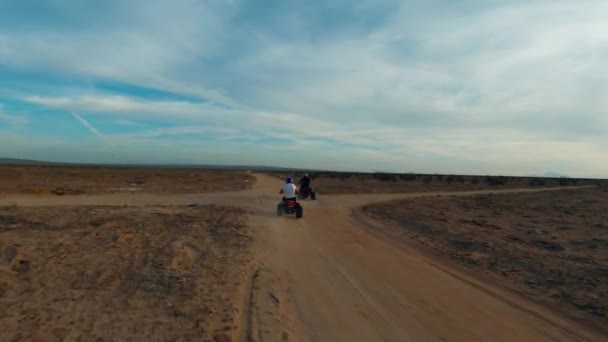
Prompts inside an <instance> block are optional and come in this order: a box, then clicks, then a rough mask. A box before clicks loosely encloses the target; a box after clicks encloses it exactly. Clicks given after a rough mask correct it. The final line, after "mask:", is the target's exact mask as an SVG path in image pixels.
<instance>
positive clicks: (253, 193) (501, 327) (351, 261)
mask: <svg viewBox="0 0 608 342" xmlns="http://www.w3.org/2000/svg"><path fill="white" fill-rule="evenodd" d="M280 186H281V183H280V182H277V179H276V178H275V177H270V176H264V175H257V183H256V186H255V188H253V189H252V190H250V191H245V192H232V193H221V194H185V195H175V194H171V195H170V194H167V195H153V194H122V193H121V194H106V195H103V194H101V195H94V196H61V197H57V196H37V197H35V196H25V195H13V196H10V197H4V198H3V199H2V200H0V202H1V203H2V204H5V205H11V204H19V205H20V206H41V205H45V206H48V205H55V204H57V205H62V206H66V207H70V206H74V205H88V206H91V205H96V204H95V203H97V205H104V206H121V205H124V204H129V205H130V206H136V207H137V210H145V209H147V208H148V207H150V206H153V207H158V206H161V205H163V206H165V205H186V204H193V203H196V204H198V205H206V204H210V203H214V204H215V205H217V206H220V205H233V206H246V207H248V208H249V210H250V212H251V214H250V222H249V226H250V228H251V229H252V232H253V237H254V240H253V241H254V243H253V246H252V250H251V252H250V253H249V256H248V257H245V256H243V260H247V259H251V260H252V261H251V262H250V263H249V266H248V267H249V269H250V270H251V272H250V273H249V274H248V278H247V281H244V282H243V283H242V284H241V286H240V287H239V288H238V289H237V290H235V291H236V293H238V294H240V296H235V297H233V302H235V303H238V302H240V303H241V305H240V306H238V310H236V311H235V312H234V314H233V316H232V319H233V320H234V322H235V323H234V327H236V328H235V329H234V330H229V332H226V335H221V336H219V337H218V338H220V339H225V340H235V341H383V340H384V341H435V340H436V341H442V340H445V341H487V340H497V341H543V340H551V341H576V340H589V341H597V340H602V339H603V338H605V336H606V335H602V334H601V332H598V331H596V330H594V329H592V328H589V327H588V326H586V325H581V324H580V322H575V321H572V320H571V319H569V318H567V317H565V316H563V315H561V314H559V313H556V312H554V311H553V310H550V309H547V308H546V307H545V306H541V305H538V304H535V303H534V302H532V301H530V300H528V299H525V298H524V297H522V296H519V295H517V294H514V293H512V292H510V291H505V290H503V289H502V288H500V287H497V286H495V285H493V284H492V283H489V282H488V283H486V282H481V281H478V280H477V279H476V278H472V277H470V276H469V275H468V273H467V272H460V271H459V270H458V269H449V268H446V267H444V266H442V265H443V264H441V265H439V264H437V263H435V261H433V260H430V259H428V258H426V257H425V256H424V255H422V254H420V253H419V252H418V251H417V250H415V249H412V248H408V247H407V246H401V245H396V244H394V243H392V242H391V241H390V240H387V239H385V238H383V237H380V236H377V235H375V234H371V233H369V231H368V229H366V228H369V227H370V226H369V224H370V223H367V222H364V221H362V220H359V219H356V218H353V216H352V212H353V210H354V209H355V208H357V207H358V206H361V205H365V204H369V203H373V202H381V201H386V200H393V199H399V198H416V197H425V196H429V195H430V196H436V195H448V194H449V193H423V194H405V195H399V194H392V195H384V194H374V195H365V196H362V195H341V196H323V195H322V196H320V197H319V200H318V201H315V202H308V201H307V202H304V206H305V213H304V219H302V220H295V219H294V218H292V217H283V218H277V217H275V208H276V203H277V199H278V194H277V192H278V188H279V187H280ZM479 193H484V192H472V193H471V192H460V193H458V196H471V195H474V194H479ZM485 193H487V192H485ZM129 208H131V207H129ZM31 210H36V211H37V210H39V208H34V209H31ZM133 210H135V209H133ZM193 210H196V208H194V209H193ZM201 219H202V218H201ZM135 220H136V221H139V220H140V218H137V216H135ZM161 225H166V224H165V223H161ZM197 245H199V244H198V243H197ZM202 245H205V242H202ZM211 246H215V245H214V244H213V243H211ZM199 247H200V246H199ZM222 249H225V248H222ZM163 250H164V249H162V248H161V249H157V252H158V253H161V251H163ZM225 253H228V252H225ZM151 254H153V255H154V254H156V253H151ZM161 255H162V254H161ZM229 265H234V263H229ZM248 267H247V266H244V265H242V266H238V267H237V268H238V269H247V268H248ZM40 272H44V271H43V270H40ZM229 279H230V278H229ZM220 285H222V283H221V282H220ZM218 292H219V293H224V294H225V293H231V292H230V288H229V287H228V288H227V290H226V292H223V290H221V289H219V290H218ZM187 295H188V294H187V293H186V296H187ZM143 298H144V300H148V299H147V296H146V295H144V296H143ZM204 302H206V301H203V302H200V303H201V304H202V303H204ZM183 305H186V304H183ZM222 307H224V309H222V310H224V311H225V310H230V309H229V307H230V305H228V304H226V305H224V306H222ZM118 308H120V306H117V307H116V309H118ZM33 310H34V311H33V312H34V313H33V315H34V316H35V317H40V316H41V315H43V314H44V311H43V310H36V308H34V309H33ZM158 310H159V311H158V312H161V313H163V314H166V311H168V310H169V309H168V308H167V307H162V308H161V309H158ZM9 314H15V313H14V312H13V311H12V310H11V311H9ZM132 319H133V318H132ZM137 319H139V318H137ZM182 319H183V321H182V322H184V323H183V324H192V322H195V321H196V320H197V319H202V320H203V321H204V320H205V316H203V315H202V314H201V313H200V312H196V311H193V312H192V313H189V314H186V315H184V316H182ZM136 322H137V321H136ZM176 322H178V321H177V320H171V319H167V322H166V323H167V325H166V326H164V327H163V328H162V329H160V328H159V329H160V330H159V331H158V332H157V333H155V338H156V339H158V340H170V338H168V337H170V336H169V335H163V334H164V333H165V332H167V331H176V330H179V324H177V323H176ZM119 324H120V323H119V322H118V321H117V322H116V323H114V324H110V326H111V328H112V329H117V326H118V325H119ZM148 324H149V322H148V321H145V320H141V321H139V325H138V326H142V325H143V326H146V325H148ZM13 329H18V328H13ZM142 329H144V328H142ZM113 331H115V332H116V334H115V335H113V337H114V338H115V339H121V338H124V336H131V335H124V334H126V332H125V331H122V330H121V331H117V330H113ZM185 338H186V339H188V337H185Z"/></svg>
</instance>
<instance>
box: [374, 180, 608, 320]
mask: <svg viewBox="0 0 608 342" xmlns="http://www.w3.org/2000/svg"><path fill="white" fill-rule="evenodd" d="M607 207H608V189H586V190H577V191H560V192H553V193H550V194H549V193H529V194H513V195H500V196H492V195H485V196H474V197H469V198H460V199H436V198H424V199H417V200H400V201H394V202H388V203H382V204H373V205H368V206H366V207H364V208H363V212H364V213H365V214H367V215H369V216H372V217H374V218H376V219H379V220H382V221H383V222H385V224H384V225H382V227H381V229H383V230H384V232H386V233H388V234H390V236H391V237H393V238H396V239H400V240H402V241H404V242H407V241H417V242H418V243H420V244H421V245H424V246H427V247H430V248H431V249H432V250H433V251H436V252H440V254H442V255H448V256H450V257H451V258H452V259H454V260H457V261H458V262H459V263H461V264H462V265H464V266H466V267H467V268H469V269H471V270H472V271H473V272H475V273H477V274H478V273H479V272H487V273H489V274H491V275H493V276H495V278H496V279H494V281H496V282H498V283H508V284H509V285H510V287H511V288H513V289H515V290H517V291H519V292H523V293H526V294H527V295H529V296H531V297H533V298H535V299H537V300H541V301H543V302H545V303H548V304H551V306H552V307H555V308H557V309H561V310H562V311H563V312H566V313H568V314H570V315H573V316H575V317H576V318H578V319H581V320H595V321H597V323H598V324H600V325H606V326H608V286H607V285H606V284H607V283H608V212H607V211H606V208H607Z"/></svg>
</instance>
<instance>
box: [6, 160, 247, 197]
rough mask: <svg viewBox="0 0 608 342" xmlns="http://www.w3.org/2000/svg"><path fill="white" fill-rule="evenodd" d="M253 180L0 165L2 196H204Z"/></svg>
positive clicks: (206, 173)
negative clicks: (153, 194)
mask: <svg viewBox="0 0 608 342" xmlns="http://www.w3.org/2000/svg"><path fill="white" fill-rule="evenodd" d="M253 181H254V178H253V176H252V175H251V173H249V172H237V171H230V172H229V171H216V170H204V169H179V168H176V169H171V168H101V167H99V168H97V167H55V166H53V167H49V166H0V194H33V195H46V194H53V195H58V196H64V195H82V194H86V195H91V194H104V193H140V192H143V193H157V194H158V193H169V194H179V193H203V192H216V191H234V190H246V189H249V188H250V187H251V184H252V183H253Z"/></svg>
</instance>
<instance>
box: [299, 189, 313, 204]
mask: <svg viewBox="0 0 608 342" xmlns="http://www.w3.org/2000/svg"><path fill="white" fill-rule="evenodd" d="M308 197H310V199H311V200H312V201H314V200H316V199H317V193H316V192H314V190H313V189H312V188H302V189H301V190H300V192H299V193H298V198H299V199H307V198H308Z"/></svg>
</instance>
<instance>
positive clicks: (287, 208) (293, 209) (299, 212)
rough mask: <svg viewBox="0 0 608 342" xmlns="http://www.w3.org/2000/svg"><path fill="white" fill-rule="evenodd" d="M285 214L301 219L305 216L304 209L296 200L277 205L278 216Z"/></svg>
mask: <svg viewBox="0 0 608 342" xmlns="http://www.w3.org/2000/svg"><path fill="white" fill-rule="evenodd" d="M284 214H290V215H293V214H296V218H298V219H300V218H302V216H304V208H303V207H302V206H301V205H300V203H298V201H296V200H286V201H281V203H279V204H278V205H277V216H283V215H284Z"/></svg>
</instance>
